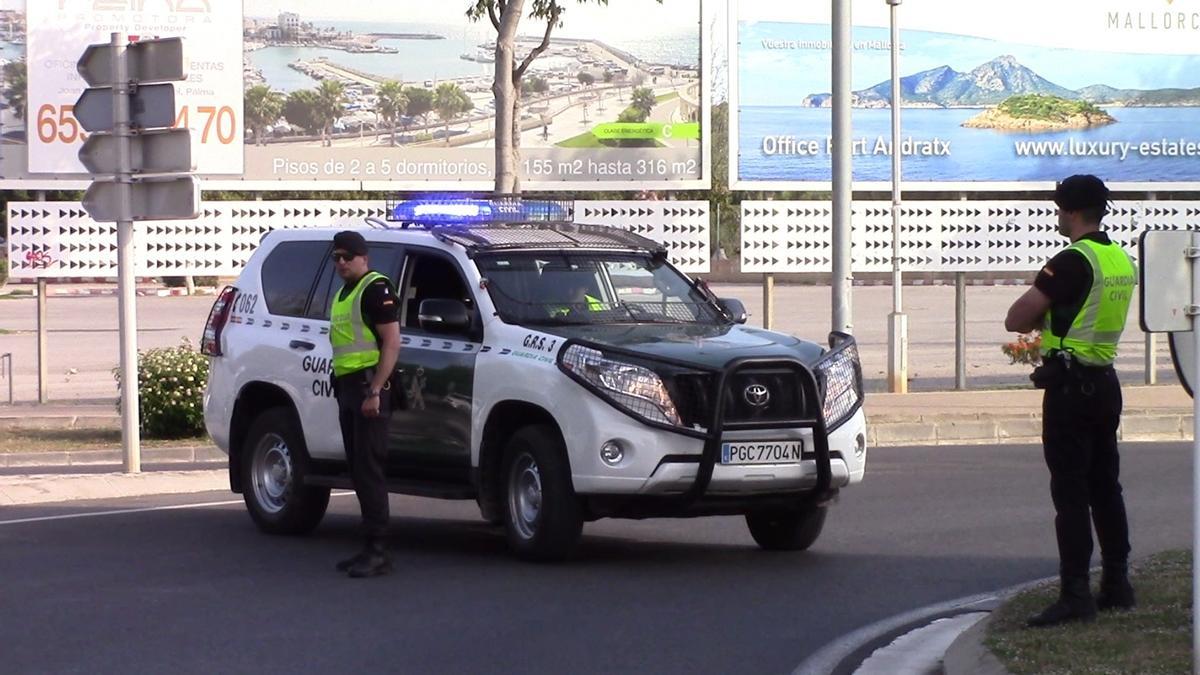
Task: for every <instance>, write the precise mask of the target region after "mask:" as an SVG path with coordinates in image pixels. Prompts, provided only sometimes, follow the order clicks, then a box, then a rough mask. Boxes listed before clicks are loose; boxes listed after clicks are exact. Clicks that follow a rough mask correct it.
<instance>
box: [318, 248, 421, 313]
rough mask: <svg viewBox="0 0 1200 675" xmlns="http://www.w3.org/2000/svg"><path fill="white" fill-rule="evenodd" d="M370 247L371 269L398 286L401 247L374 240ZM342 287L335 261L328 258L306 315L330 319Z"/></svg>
mask: <svg viewBox="0 0 1200 675" xmlns="http://www.w3.org/2000/svg"><path fill="white" fill-rule="evenodd" d="M368 247H369V250H370V252H369V253H368V254H367V255H368V256H369V258H368V259H369V260H370V263H371V269H373V270H375V271H376V272H379V273H381V274H384V275H386V276H387V278H388V279H389V280H391V282H392V285H393V286H396V285H397V281H398V280H399V279H400V276H399V275H400V247H399V246H396V245H394V244H377V243H374V242H371V243H369V244H368ZM341 289H342V280H341V278H339V277H338V276H337V275H336V274H335V273H334V267H333V262H332V261H331V260H329V259H328V258H327V259H326V260H325V267H323V268H322V269H321V277H320V278H319V279H318V280H317V288H316V290H314V291H313V296H312V302H310V303H309V305H308V314H307V315H306V316H307V317H308V318H309V319H320V320H322V321H326V320H328V319H329V306H330V303H331V302H332V301H333V294H334V293H336V292H338V291H340V290H341Z"/></svg>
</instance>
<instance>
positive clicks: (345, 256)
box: [329, 251, 358, 262]
mask: <svg viewBox="0 0 1200 675" xmlns="http://www.w3.org/2000/svg"><path fill="white" fill-rule="evenodd" d="M329 257H330V258H333V259H334V261H336V262H350V261H351V260H354V259H355V258H357V257H358V256H357V255H356V254H354V253H341V252H338V251H334V253H333V255H331V256H329Z"/></svg>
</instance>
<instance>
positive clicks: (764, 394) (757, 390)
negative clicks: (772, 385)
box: [742, 384, 771, 408]
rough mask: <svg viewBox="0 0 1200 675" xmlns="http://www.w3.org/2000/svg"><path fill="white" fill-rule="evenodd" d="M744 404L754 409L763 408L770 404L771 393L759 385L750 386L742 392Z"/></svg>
mask: <svg viewBox="0 0 1200 675" xmlns="http://www.w3.org/2000/svg"><path fill="white" fill-rule="evenodd" d="M742 396H743V397H744V398H745V399H746V403H749V404H750V405H752V406H754V407H755V408H765V407H766V405H767V404H768V403H770V402H771V391H770V390H769V389H767V388H766V387H764V386H763V385H761V384H752V385H750V386H749V387H746V390H745V391H744V392H742Z"/></svg>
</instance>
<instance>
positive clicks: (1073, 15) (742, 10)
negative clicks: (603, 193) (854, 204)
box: [730, 0, 1200, 190]
mask: <svg viewBox="0 0 1200 675" xmlns="http://www.w3.org/2000/svg"><path fill="white" fill-rule="evenodd" d="M853 10H854V16H853V23H854V28H853V40H852V42H853V44H852V45H851V47H852V54H853V55H852V76H851V77H852V80H851V82H852V83H851V86H852V90H853V93H852V107H853V111H852V120H853V121H852V135H853V154H854V157H853V166H854V180H855V186H856V187H857V188H859V189H885V188H887V187H889V186H890V181H891V153H892V147H891V146H892V139H891V68H890V58H891V57H890V54H891V40H890V32H889V7H888V5H887V4H886V3H884V2H870V3H868V2H858V3H855V5H854V8H853ZM830 11H831V10H830V4H829V3H828V2H782V1H772V0H736V2H734V3H733V4H732V5H731V16H730V43H731V45H736V48H735V49H731V51H730V131H731V133H730V136H731V150H730V152H731V158H734V159H733V161H731V162H730V181H731V184H732V185H734V186H735V187H740V188H754V189H764V188H765V189H771V188H775V189H806V188H807V189H828V187H829V185H830V182H831V157H830V149H831V139H830V134H831V129H832V114H831V112H832V111H831V108H830V105H831V100H830V99H831V94H830V92H831V80H832V78H831V68H832V63H831V55H832V48H833V45H832V40H831V28H830V21H831V15H830ZM899 24H900V27H901V37H900V44H899V45H898V47H899V50H900V76H901V80H900V84H901V101H902V107H901V110H902V113H901V120H902V133H901V140H900V144H899V145H900V148H899V151H900V152H901V155H902V158H903V160H904V161H903V178H904V181H905V183H906V184H907V185H908V189H930V190H960V189H961V190H968V189H985V190H997V189H999V190H1029V189H1044V188H1049V187H1052V186H1053V181H1055V180H1058V179H1061V178H1063V177H1064V176H1068V175H1071V174H1075V173H1093V174H1096V175H1098V176H1101V177H1102V178H1104V179H1105V180H1107V181H1109V182H1110V183H1115V184H1117V185H1118V187H1123V188H1126V189H1134V190H1155V189H1163V190H1165V189H1195V188H1196V187H1197V186H1200V131H1198V130H1200V0H1108V1H1106V2H1095V0H1056V1H1055V2H1041V1H1035V0H1012V1H1010V2H1006V3H972V2H967V3H964V2H960V1H955V0H922V2H914V3H905V4H903V5H900V7H899ZM914 184H915V185H914Z"/></svg>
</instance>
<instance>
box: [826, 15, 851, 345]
mask: <svg viewBox="0 0 1200 675" xmlns="http://www.w3.org/2000/svg"><path fill="white" fill-rule="evenodd" d="M832 3H833V138H832V145H833V241H832V242H831V243H832V245H833V280H832V282H833V283H832V286H833V289H832V292H833V298H832V300H833V302H832V304H833V326H832V328H833V330H837V331H843V332H846V333H849V332H852V331H853V329H854V324H853V320H852V318H851V311H850V310H851V307H850V300H851V290H852V289H853V286H854V271H853V270H852V269H851V266H850V227H851V222H850V220H851V210H850V209H851V202H852V201H853V189H854V188H853V180H854V174H853V164H854V161H853V157H852V153H853V152H854V146H853V139H852V138H851V137H850V134H851V126H852V125H851V119H850V54H851V49H850V47H851V44H850V41H851V39H852V36H851V18H850V5H851V0H832Z"/></svg>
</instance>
